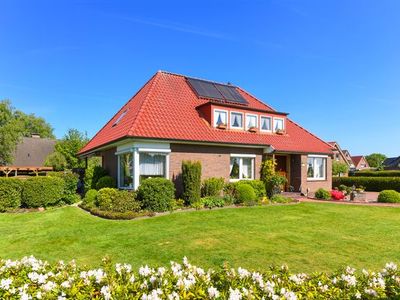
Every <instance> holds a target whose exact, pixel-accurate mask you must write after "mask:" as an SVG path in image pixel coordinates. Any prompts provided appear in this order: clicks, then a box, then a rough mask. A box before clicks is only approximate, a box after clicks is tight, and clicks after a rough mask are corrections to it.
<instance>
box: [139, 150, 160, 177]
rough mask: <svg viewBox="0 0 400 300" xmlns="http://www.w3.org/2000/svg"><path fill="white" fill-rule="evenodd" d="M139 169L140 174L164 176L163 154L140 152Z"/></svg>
mask: <svg viewBox="0 0 400 300" xmlns="http://www.w3.org/2000/svg"><path fill="white" fill-rule="evenodd" d="M139 170H140V175H145V176H164V175H165V155H162V154H157V153H140V155H139Z"/></svg>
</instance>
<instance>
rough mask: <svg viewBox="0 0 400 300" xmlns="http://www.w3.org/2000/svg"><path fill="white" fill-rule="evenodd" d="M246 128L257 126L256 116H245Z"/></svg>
mask: <svg viewBox="0 0 400 300" xmlns="http://www.w3.org/2000/svg"><path fill="white" fill-rule="evenodd" d="M246 118H247V128H250V127H257V117H256V116H247V117H246Z"/></svg>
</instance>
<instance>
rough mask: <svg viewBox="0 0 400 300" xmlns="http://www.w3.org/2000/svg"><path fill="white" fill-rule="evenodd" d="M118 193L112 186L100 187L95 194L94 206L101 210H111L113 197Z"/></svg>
mask: <svg viewBox="0 0 400 300" xmlns="http://www.w3.org/2000/svg"><path fill="white" fill-rule="evenodd" d="M117 195H118V190H117V189H113V188H107V187H106V188H102V189H100V190H99V192H98V194H97V201H96V206H98V207H99V208H100V209H102V210H111V209H112V204H113V202H114V199H115V198H116V197H117Z"/></svg>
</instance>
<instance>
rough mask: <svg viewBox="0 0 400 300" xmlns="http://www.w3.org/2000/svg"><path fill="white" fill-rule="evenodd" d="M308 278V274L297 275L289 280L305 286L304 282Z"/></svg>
mask: <svg viewBox="0 0 400 300" xmlns="http://www.w3.org/2000/svg"><path fill="white" fill-rule="evenodd" d="M306 278H307V275H306V274H297V275H292V276H290V277H289V280H291V281H293V282H294V283H296V284H303V283H304V280H305V279H306Z"/></svg>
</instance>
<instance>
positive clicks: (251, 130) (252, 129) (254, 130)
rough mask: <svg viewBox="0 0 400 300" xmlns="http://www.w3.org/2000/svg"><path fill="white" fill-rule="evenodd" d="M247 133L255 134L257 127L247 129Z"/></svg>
mask: <svg viewBox="0 0 400 300" xmlns="http://www.w3.org/2000/svg"><path fill="white" fill-rule="evenodd" d="M249 131H250V132H257V127H255V126H251V127H250V128H249Z"/></svg>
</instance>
